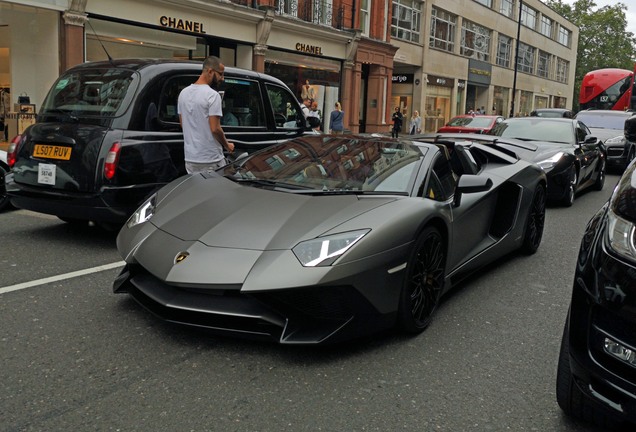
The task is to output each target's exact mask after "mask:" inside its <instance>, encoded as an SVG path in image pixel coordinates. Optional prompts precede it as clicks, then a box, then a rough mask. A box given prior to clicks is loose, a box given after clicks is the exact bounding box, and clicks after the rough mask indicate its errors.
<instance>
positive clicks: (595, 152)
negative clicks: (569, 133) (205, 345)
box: [575, 121, 600, 183]
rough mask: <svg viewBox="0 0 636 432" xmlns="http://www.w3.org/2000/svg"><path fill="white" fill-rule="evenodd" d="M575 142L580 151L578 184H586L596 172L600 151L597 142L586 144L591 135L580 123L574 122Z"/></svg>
mask: <svg viewBox="0 0 636 432" xmlns="http://www.w3.org/2000/svg"><path fill="white" fill-rule="evenodd" d="M575 128H576V131H575V132H576V140H577V145H578V147H579V149H580V154H579V162H580V164H581V172H580V175H579V183H584V182H587V181H588V180H589V179H590V178H592V176H593V175H594V172H595V170H596V167H597V165H598V163H599V160H600V158H599V156H600V149H599V144H598V140H596V139H595V140H593V141H592V142H586V139H589V138H590V136H591V135H592V132H590V130H589V128H588V127H587V126H586V125H585V124H583V123H582V122H580V121H577V122H576V125H575Z"/></svg>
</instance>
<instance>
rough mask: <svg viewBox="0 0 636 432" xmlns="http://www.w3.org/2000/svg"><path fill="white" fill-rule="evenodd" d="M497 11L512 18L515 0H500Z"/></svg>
mask: <svg viewBox="0 0 636 432" xmlns="http://www.w3.org/2000/svg"><path fill="white" fill-rule="evenodd" d="M499 13H501V14H502V15H505V16H507V17H508V18H512V16H513V15H514V13H515V0H501V3H500V4H499Z"/></svg>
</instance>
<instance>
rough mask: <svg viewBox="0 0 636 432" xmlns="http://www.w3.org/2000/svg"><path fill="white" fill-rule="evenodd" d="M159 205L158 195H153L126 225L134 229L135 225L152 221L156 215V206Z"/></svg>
mask: <svg viewBox="0 0 636 432" xmlns="http://www.w3.org/2000/svg"><path fill="white" fill-rule="evenodd" d="M156 204H157V194H152V196H151V197H150V198H148V199H147V200H146V201H145V202H144V203H143V204H142V205H141V206H139V208H138V209H137V210H136V211H135V212H134V213H133V214H132V216H130V218H129V219H128V222H127V223H126V225H127V226H128V228H132V227H134V226H135V225H139V224H142V223H144V222H147V221H149V220H150V218H151V217H152V216H153V215H154V214H155V206H156Z"/></svg>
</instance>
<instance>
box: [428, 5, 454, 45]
mask: <svg viewBox="0 0 636 432" xmlns="http://www.w3.org/2000/svg"><path fill="white" fill-rule="evenodd" d="M456 27H457V16H456V15H453V14H450V13H448V12H446V11H444V10H441V9H437V8H435V7H434V8H433V9H432V10H431V35H430V39H429V45H430V46H431V47H433V48H439V49H442V50H444V51H449V52H453V50H454V49H455V28H456Z"/></svg>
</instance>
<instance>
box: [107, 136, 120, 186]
mask: <svg viewBox="0 0 636 432" xmlns="http://www.w3.org/2000/svg"><path fill="white" fill-rule="evenodd" d="M120 151H121V144H120V143H118V142H115V143H113V145H112V146H110V150H108V154H107V155H106V161H105V162H104V177H105V178H106V179H108V180H111V179H112V178H113V177H115V172H116V171H117V164H118V163H119V153H120Z"/></svg>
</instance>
